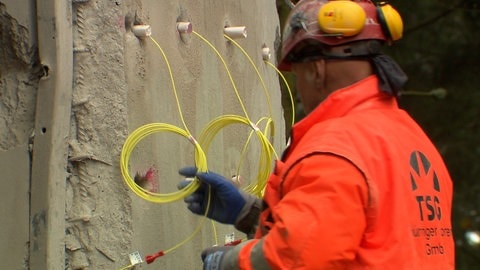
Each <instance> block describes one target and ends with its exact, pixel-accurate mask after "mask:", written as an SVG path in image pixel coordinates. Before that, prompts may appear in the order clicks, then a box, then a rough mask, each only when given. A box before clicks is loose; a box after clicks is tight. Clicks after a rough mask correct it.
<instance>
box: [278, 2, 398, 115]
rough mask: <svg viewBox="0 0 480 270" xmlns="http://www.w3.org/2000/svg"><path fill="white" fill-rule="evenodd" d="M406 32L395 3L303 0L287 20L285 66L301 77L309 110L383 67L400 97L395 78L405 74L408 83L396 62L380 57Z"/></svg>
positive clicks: (300, 89) (299, 87) (388, 88)
mask: <svg viewBox="0 0 480 270" xmlns="http://www.w3.org/2000/svg"><path fill="white" fill-rule="evenodd" d="M402 30H403V24H402V20H401V18H400V16H399V14H398V13H397V12H396V11H395V10H394V9H393V8H391V6H389V5H385V4H379V5H375V4H373V3H372V2H371V1H367V0H357V1H349V0H330V1H328V0H303V1H300V2H299V3H298V4H297V5H296V6H295V8H294V9H293V10H292V11H291V13H290V15H289V17H288V18H287V21H286V23H285V30H284V33H283V46H282V54H281V60H280V63H279V69H280V70H283V71H292V72H293V73H294V74H295V75H296V77H297V90H298V94H299V97H300V100H301V102H302V104H303V105H304V109H305V112H306V113H307V114H308V113H309V112H310V111H312V110H313V109H314V108H315V107H316V106H317V105H318V104H319V103H320V102H321V101H322V100H323V99H325V98H326V97H327V96H328V95H329V94H330V93H331V92H333V91H335V90H337V89H339V88H343V87H346V86H348V85H351V84H353V83H355V82H357V81H360V80H361V79H363V78H365V77H367V76H369V75H371V74H373V73H379V71H381V72H380V73H382V74H384V75H382V76H379V77H380V78H379V81H380V84H383V85H381V88H385V89H382V90H384V91H386V92H389V93H391V94H392V95H394V94H396V91H397V88H398V85H399V84H395V83H394V85H393V86H392V85H391V84H390V80H391V79H398V78H400V79H401V84H402V85H403V83H404V80H403V75H404V74H403V72H397V71H396V70H394V72H390V70H393V69H392V68H391V67H392V66H396V64H395V63H394V62H393V60H391V59H390V58H388V59H387V60H386V61H384V60H385V59H384V57H379V55H380V50H381V47H382V45H383V44H384V43H386V42H387V43H389V42H391V41H394V40H397V39H400V38H401V36H402ZM385 70H387V72H384V71H385ZM400 71H401V70H400ZM400 73H401V74H400ZM405 78H406V77H405ZM384 86H386V87H384ZM392 88H394V90H392Z"/></svg>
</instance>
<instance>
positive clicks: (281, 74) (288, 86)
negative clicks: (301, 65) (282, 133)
mask: <svg viewBox="0 0 480 270" xmlns="http://www.w3.org/2000/svg"><path fill="white" fill-rule="evenodd" d="M265 63H267V65H269V66H270V67H272V68H273V69H274V70H275V71H276V72H277V74H278V75H280V77H281V78H282V80H283V83H284V84H285V86H286V87H287V90H288V94H289V95H290V102H291V105H292V123H291V125H292V126H293V124H294V123H295V101H294V99H293V95H292V90H291V89H290V85H289V84H288V81H287V79H286V78H285V76H283V73H282V72H281V71H280V70H279V69H278V68H277V67H276V66H275V65H274V64H272V63H270V62H269V61H265Z"/></svg>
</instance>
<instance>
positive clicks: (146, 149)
mask: <svg viewBox="0 0 480 270" xmlns="http://www.w3.org/2000/svg"><path fill="white" fill-rule="evenodd" d="M65 2H66V3H61V1H60V2H59V1H53V0H51V1H37V2H36V3H35V2H34V1H30V2H28V1H27V2H23V3H19V2H17V1H13V0H11V1H5V0H2V1H0V20H1V21H2V26H1V29H2V32H1V35H0V36H1V38H2V39H1V45H2V46H1V47H0V52H2V53H0V55H1V57H2V58H0V59H1V60H2V63H1V65H0V71H1V73H0V79H1V80H0V81H1V85H0V91H1V92H0V93H1V95H0V100H1V102H2V103H1V106H2V107H0V110H1V111H2V115H1V120H2V121H1V123H0V125H1V128H2V133H1V134H0V136H1V137H0V138H1V140H0V150H1V151H0V160H1V161H2V165H0V166H1V168H2V172H6V173H4V174H3V175H4V176H5V177H2V180H1V182H0V184H1V185H2V187H3V188H2V197H1V199H0V203H2V205H8V206H11V207H8V208H5V209H3V208H2V211H3V212H2V216H11V217H12V219H11V220H10V222H8V223H6V224H5V225H2V227H1V230H0V240H1V241H2V242H5V241H7V242H8V243H11V246H9V250H10V252H8V251H7V250H2V251H3V252H2V253H1V255H0V256H1V258H2V261H3V262H7V266H8V268H9V269H120V268H121V267H124V266H127V265H128V264H129V257H128V255H129V254H130V253H132V252H134V251H139V252H140V254H141V256H142V257H145V256H146V255H149V254H153V253H156V252H158V251H160V250H163V251H169V252H168V253H167V254H166V255H165V256H163V257H160V258H158V259H157V260H156V261H155V262H154V263H152V264H150V265H147V264H145V263H144V264H142V265H141V266H140V267H138V268H141V269H201V264H200V257H199V254H200V251H201V250H202V249H203V248H204V247H207V246H210V245H213V244H215V243H217V242H218V243H219V244H222V243H223V242H224V238H225V236H226V235H229V234H231V233H235V236H236V238H242V237H244V236H243V235H241V234H240V233H238V232H234V230H233V229H232V227H230V226H224V225H220V224H215V226H212V224H211V223H209V222H205V223H203V226H202V227H201V229H200V231H199V232H198V233H197V234H195V235H192V233H194V232H195V229H196V228H197V226H198V224H200V223H202V218H201V217H198V216H194V215H193V214H191V213H189V212H188V211H187V210H186V208H185V205H184V203H183V201H182V200H178V201H175V202H171V203H152V202H149V201H146V200H144V199H142V198H140V197H139V196H137V195H136V194H134V193H133V192H132V191H131V190H130V189H129V188H128V187H127V185H126V184H125V182H124V180H123V178H122V174H121V172H120V168H119V162H120V153H121V150H122V146H123V144H124V142H125V140H126V139H127V137H128V136H129V134H130V133H131V132H132V131H134V130H135V129H137V128H138V127H140V126H142V125H144V124H148V123H167V124H170V125H173V126H177V127H178V128H181V129H184V130H188V131H189V132H190V133H191V134H192V135H193V136H194V137H196V138H198V136H200V133H201V132H202V130H204V128H205V127H206V126H207V125H208V123H209V122H210V121H211V120H212V119H214V118H216V117H220V116H222V115H226V114H230V115H238V116H242V117H245V116H246V115H245V112H247V115H248V117H249V119H250V120H251V121H252V122H257V121H259V120H260V119H262V117H267V118H268V119H271V120H272V121H273V122H274V129H273V130H274V136H273V138H271V142H272V143H273V145H274V147H275V149H276V151H277V153H278V154H280V151H281V150H282V149H283V144H284V141H285V138H284V135H283V134H284V132H283V130H284V121H283V117H282V115H283V112H282V109H281V98H280V90H279V87H280V86H279V80H278V76H277V73H276V71H275V70H274V69H272V68H271V67H270V66H269V65H267V64H266V63H264V61H263V59H262V47H264V46H267V47H269V48H270V50H271V51H272V53H273V54H274V53H275V49H276V48H277V47H278V44H279V33H280V29H279V22H278V18H277V11H276V6H275V1H270V0H269V1H253V0H248V1H233V0H232V1H156V0H128V1H125V0H124V1H122V0H118V1H92V0H90V1H88V0H87V1H78V0H77V1H72V2H73V3H69V2H68V1H65ZM35 4H36V5H35ZM20 10H22V12H20ZM6 21H7V22H9V24H5V23H4V22H6ZM179 21H189V22H191V23H192V26H193V30H194V31H195V32H196V33H198V34H200V35H201V36H203V37H204V38H205V39H207V40H208V41H209V42H210V43H211V44H212V45H213V46H214V47H215V49H216V50H218V53H219V54H220V55H221V56H222V57H223V58H224V62H222V61H221V60H220V58H219V57H218V56H217V54H216V53H215V52H214V50H213V49H212V48H211V47H209V46H208V45H207V44H206V43H205V42H204V41H203V40H202V39H200V38H199V37H198V36H197V35H195V34H194V33H189V34H180V33H179V32H178V31H177V29H176V23H177V22H179ZM140 24H148V25H150V27H151V30H152V37H153V38H154V39H155V40H156V41H157V42H158V44H159V45H160V48H161V49H162V50H163V53H164V55H165V56H166V58H167V60H168V63H169V64H170V69H171V72H172V76H170V73H169V69H168V66H167V62H166V61H165V58H164V55H163V54H162V52H161V50H160V49H159V48H158V47H157V46H156V45H155V44H154V42H153V41H152V40H151V39H150V38H145V39H139V38H138V37H136V36H135V35H134V34H133V33H132V27H133V26H134V25H140ZM225 26H245V27H246V29H247V37H246V38H244V39H238V40H236V41H237V42H238V44H240V46H241V47H242V48H243V49H244V50H245V52H246V53H247V54H248V55H249V56H250V57H251V59H252V61H253V62H254V63H255V65H256V67H257V68H258V72H259V74H260V77H261V79H260V78H259V76H258V75H257V73H256V71H255V69H254V68H253V67H252V65H251V64H250V62H249V60H248V58H247V57H246V56H245V55H244V54H243V53H242V51H241V50H240V49H239V48H238V47H237V46H235V45H234V44H233V43H232V42H230V41H228V40H227V39H226V38H225V37H224V36H223V29H224V27H225ZM12 29H13V30H12ZM19 29H20V30H19ZM36 29H38V35H37V34H36ZM10 33H16V35H14V36H12V35H11V34H10ZM19 37H21V38H22V40H23V42H21V43H19V42H18V39H19ZM37 45H38V55H37V54H36V47H37ZM271 61H272V62H274V60H271ZM7 63H8V65H7ZM224 63H225V65H226V66H227V68H228V70H229V71H230V76H229V73H227V71H226V68H225V66H224ZM19 71H21V72H19ZM171 78H173V80H174V83H175V87H176V92H174V88H173V85H172V81H171ZM230 79H232V80H233V82H234V86H235V87H233V86H232V82H231V80H230ZM235 89H237V91H238V95H237V94H236V93H235ZM265 90H266V92H265ZM239 97H240V100H241V102H240V101H239ZM177 100H178V103H177ZM264 123H265V122H262V123H261V124H259V128H260V129H262V130H263V128H264ZM250 131H251V128H250V127H249V126H247V125H242V124H232V125H228V126H226V127H224V128H222V129H221V130H219V131H218V133H217V135H216V136H215V137H214V139H213V140H212V143H211V145H210V146H209V147H208V148H207V147H205V149H204V151H206V152H207V163H208V168H209V169H210V170H214V171H217V172H219V173H221V174H224V175H226V176H231V175H235V174H240V175H242V178H243V179H245V180H244V181H245V183H244V186H245V185H246V184H247V183H248V179H255V177H256V176H257V173H258V171H259V170H260V169H262V168H260V167H259V164H260V161H261V160H260V158H259V155H260V153H261V150H262V145H261V143H260V140H259V139H258V137H256V136H255V135H254V136H253V137H252V139H251V140H250V143H249V147H248V148H246V150H244V145H245V144H246V142H247V141H248V136H249V134H250ZM29 143H30V144H31V147H30V149H31V152H30V155H29V152H28V150H29V148H28V147H29ZM7 161H8V162H7ZM194 163H195V159H194V146H193V145H192V143H191V142H190V141H189V140H188V138H185V137H183V136H180V135H178V134H176V133H174V132H170V131H161V132H156V133H153V134H151V135H150V136H148V137H146V138H145V139H144V140H142V141H141V142H140V143H138V145H137V147H136V148H135V150H134V151H133V152H132V154H131V157H130V164H129V166H130V168H129V169H130V171H129V172H130V175H131V176H132V177H133V175H134V174H135V173H137V172H139V173H145V172H146V171H147V170H148V169H151V168H153V169H154V170H155V172H156V174H155V177H156V180H157V184H158V192H159V193H162V194H169V193H171V192H174V191H176V185H177V183H178V181H180V180H181V177H180V176H179V175H178V174H177V170H178V168H180V167H182V166H185V165H192V164H194ZM15 164H16V165H17V166H14V165H15ZM262 167H265V166H262ZM266 167H269V166H266ZM263 169H267V170H268V169H270V168H263ZM255 181H256V180H252V182H255ZM28 192H31V197H29V193H28ZM13 209H15V210H13ZM190 237H191V238H190ZM183 241H185V244H183V245H180V246H178V247H177V245H179V244H181V243H182V242H183ZM4 247H5V246H4ZM170 250H171V251H170ZM12 252H14V254H13V256H12Z"/></svg>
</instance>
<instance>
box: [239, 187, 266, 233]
mask: <svg viewBox="0 0 480 270" xmlns="http://www.w3.org/2000/svg"><path fill="white" fill-rule="evenodd" d="M240 193H241V194H242V196H243V198H244V199H245V205H244V206H243V208H242V209H241V210H240V213H239V214H238V216H237V219H236V220H235V223H234V226H235V229H237V230H239V231H241V232H243V233H245V234H247V236H248V238H249V239H250V238H252V237H253V236H254V234H255V231H256V229H257V226H258V218H259V216H260V212H261V210H262V200H261V199H259V198H257V197H256V196H254V195H251V194H248V193H246V192H244V191H242V190H240Z"/></svg>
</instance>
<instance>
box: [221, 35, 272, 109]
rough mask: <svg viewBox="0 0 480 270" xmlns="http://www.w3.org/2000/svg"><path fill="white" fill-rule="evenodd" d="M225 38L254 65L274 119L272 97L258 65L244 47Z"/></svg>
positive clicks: (227, 37) (229, 38)
mask: <svg viewBox="0 0 480 270" xmlns="http://www.w3.org/2000/svg"><path fill="white" fill-rule="evenodd" d="M223 36H224V37H225V38H226V39H228V40H229V41H230V42H232V43H233V44H234V45H235V46H236V47H237V48H239V49H240V51H241V52H242V53H243V54H244V55H245V57H246V58H247V60H248V62H249V63H250V65H252V67H253V69H254V70H255V72H256V73H257V76H258V78H259V79H260V83H261V84H262V86H263V91H264V92H265V96H266V97H267V104H268V111H269V112H270V117H272V116H273V113H272V105H271V101H270V95H269V94H268V90H267V86H266V85H265V82H264V81H263V77H262V76H261V75H260V71H258V68H257V65H255V63H254V62H253V60H252V58H251V57H250V55H249V54H248V53H247V52H246V51H245V49H243V47H242V46H241V45H240V44H238V42H236V41H235V40H233V39H232V38H231V37H229V36H227V35H223Z"/></svg>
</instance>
